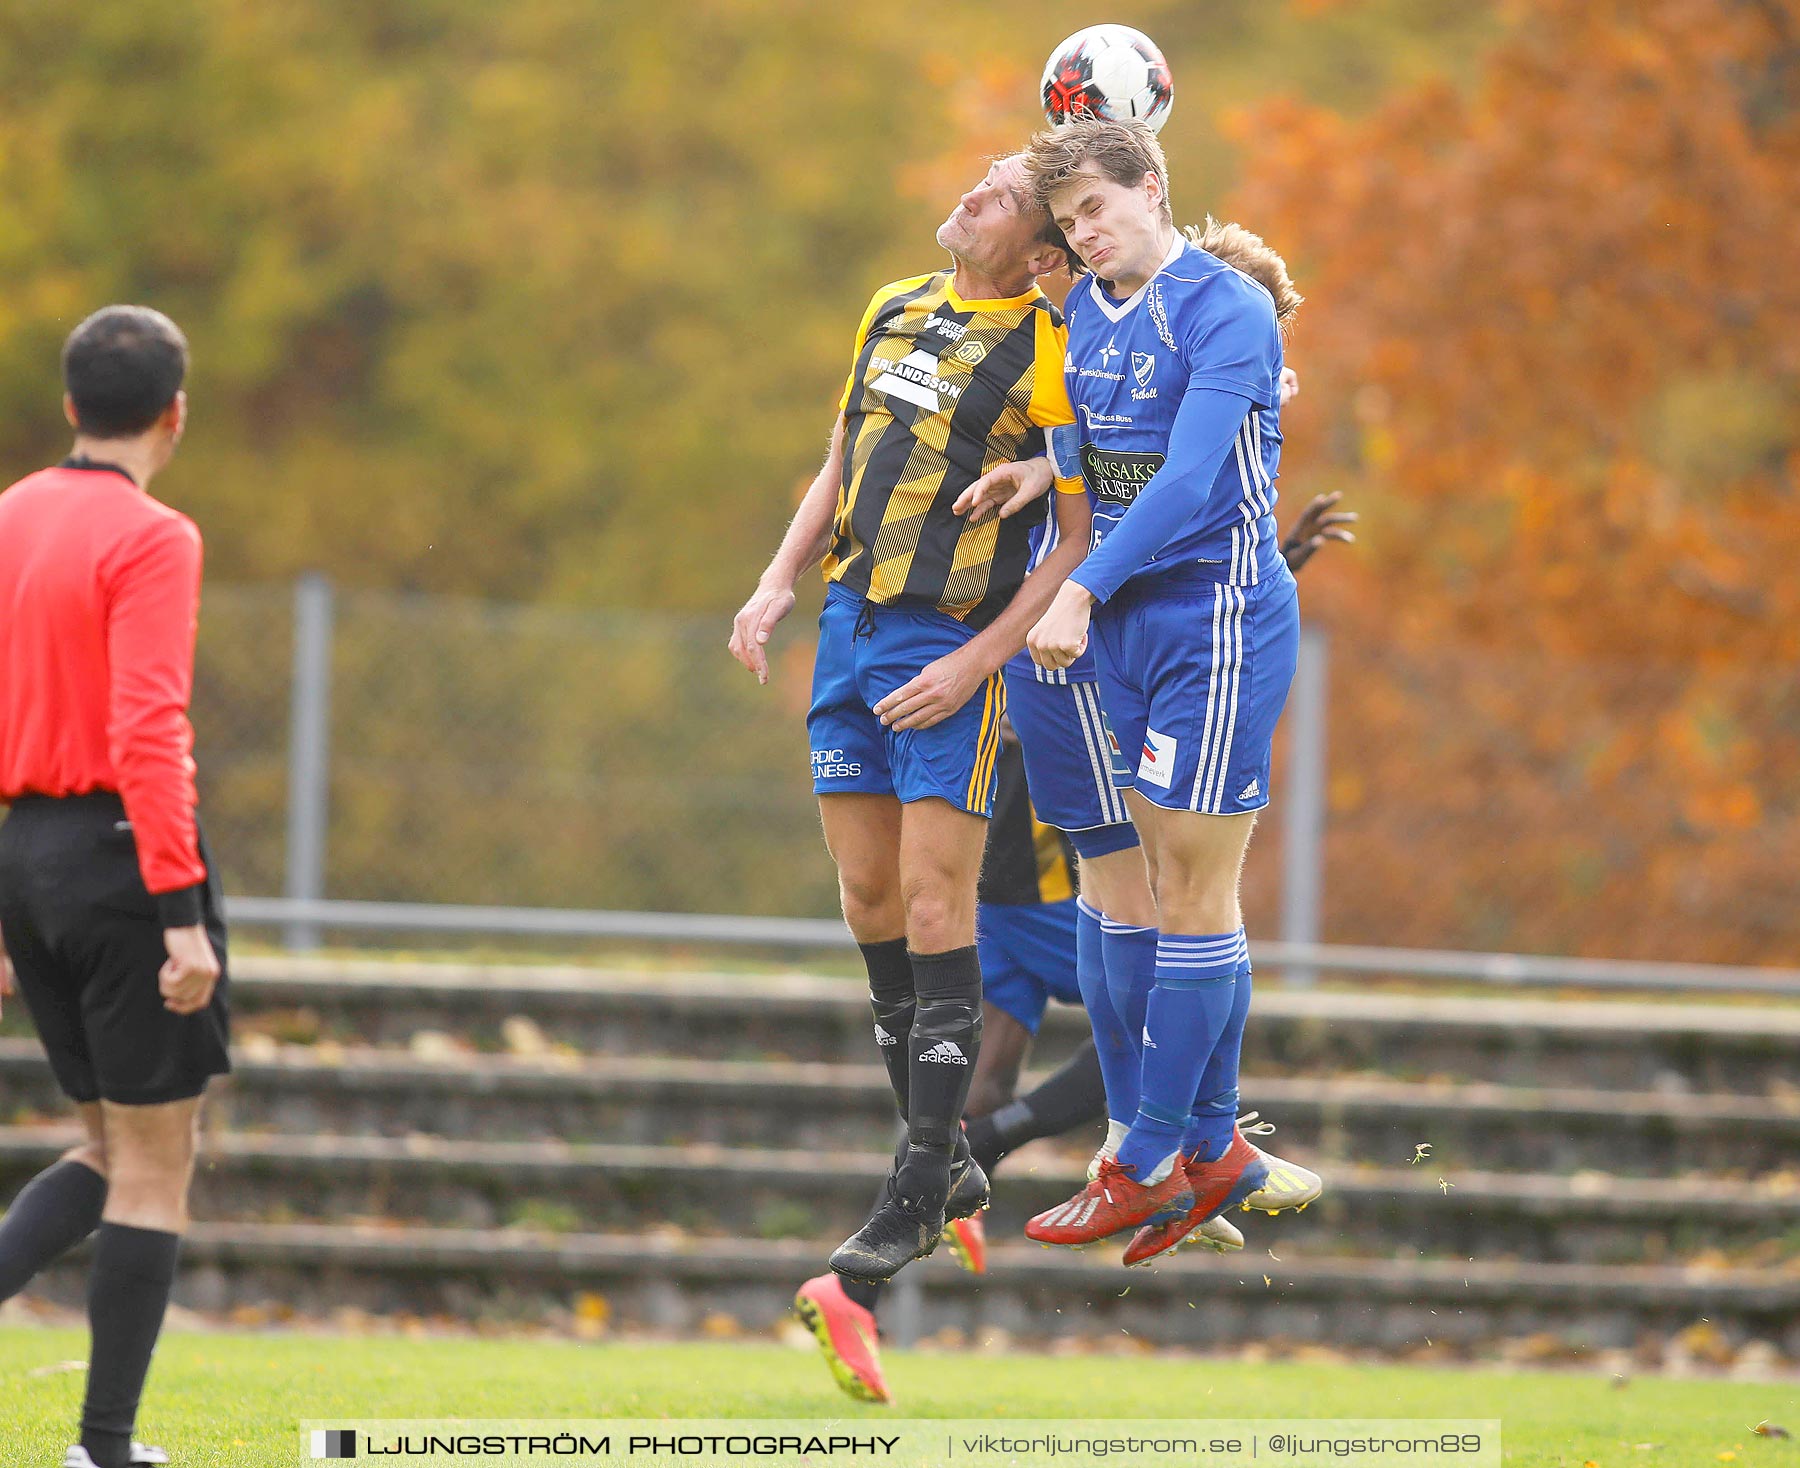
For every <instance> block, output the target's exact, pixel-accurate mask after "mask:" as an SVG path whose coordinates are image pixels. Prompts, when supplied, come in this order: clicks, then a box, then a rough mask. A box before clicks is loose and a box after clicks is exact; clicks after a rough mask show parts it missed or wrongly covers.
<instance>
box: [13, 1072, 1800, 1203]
mask: <svg viewBox="0 0 1800 1468" xmlns="http://www.w3.org/2000/svg"><path fill="white" fill-rule="evenodd" d="M244 1048H245V1047H243V1046H240V1053H239V1058H238V1059H237V1060H236V1061H235V1062H234V1063H235V1064H236V1065H237V1071H236V1073H235V1074H234V1076H233V1077H232V1079H231V1080H230V1082H228V1083H225V1084H221V1085H219V1086H217V1087H216V1088H215V1091H214V1099H213V1102H212V1104H211V1107H210V1111H211V1115H212V1124H213V1125H214V1126H215V1127H219V1128H229V1129H233V1130H246V1131H259V1130H276V1131H283V1132H310V1131H321V1132H329V1133H333V1134H340V1135H356V1134H363V1133H369V1134H375V1135H408V1134H411V1133H416V1132H425V1133H429V1134H432V1135H436V1136H471V1137H485V1138H490V1139H495V1140H505V1139H519V1140H523V1139H531V1138H543V1139H556V1138H560V1139H564V1140H569V1141H576V1142H628V1143H635V1144H643V1145H651V1144H666V1143H715V1144H718V1145H733V1144H735V1145H742V1146H785V1147H825V1148H831V1149H834V1150H856V1149H859V1148H865V1147H866V1148H873V1149H879V1148H881V1147H883V1146H885V1145H886V1144H887V1139H888V1136H889V1134H890V1133H891V1131H892V1128H893V1126H894V1110H893V1101H892V1098H891V1096H890V1094H889V1092H888V1088H887V1084H886V1081H885V1079H884V1078H883V1075H882V1072H881V1071H880V1070H879V1068H878V1067H876V1066H874V1065H872V1064H866V1065H855V1066H849V1065H828V1064H822V1063H818V1062H796V1063H786V1064H772V1063H765V1062H749V1061H717V1060H692V1059H675V1058H668V1057H660V1056H656V1057H636V1058H632V1057H618V1058H611V1057H609V1058H603V1059H597V1060H586V1059H583V1058H581V1057H579V1056H572V1055H569V1056H555V1055H552V1056H545V1057H540V1058H535V1059H523V1058H518V1057H510V1056H494V1055H483V1054H475V1053H468V1054H452V1055H446V1056H442V1057H421V1056H418V1055H413V1054H411V1053H407V1052H394V1051H385V1050H347V1049H344V1048H342V1047H339V1046H336V1045H335V1044H331V1043H327V1044H326V1045H324V1046H311V1047H308V1046H288V1047H285V1048H280V1049H276V1050H273V1051H272V1052H271V1053H270V1054H269V1056H268V1058H266V1059H255V1058H250V1057H247V1056H245V1055H244V1054H243V1049H244ZM0 1082H3V1084H4V1089H3V1090H0V1095H3V1096H4V1097H5V1098H6V1101H5V1104H4V1109H3V1110H0V1120H20V1119H24V1117H25V1116H27V1115H30V1114H39V1115H48V1116H54V1115H56V1114H58V1113H59V1112H63V1111H66V1107H65V1105H64V1103H62V1102H61V1100H60V1098H59V1097H58V1095H57V1093H56V1090H55V1087H54V1084H53V1082H52V1081H51V1079H50V1076H49V1072H48V1068H47V1067H46V1065H45V1063H44V1061H43V1058H42V1056H41V1054H40V1053H39V1052H38V1050H37V1048H36V1046H35V1045H34V1044H33V1043H32V1042H30V1041H22V1040H10V1041H0ZM1241 1089H1242V1095H1243V1097H1244V1103H1243V1104H1244V1105H1245V1106H1246V1107H1254V1108H1255V1109H1257V1110H1258V1111H1259V1112H1261V1113H1262V1115H1263V1116H1264V1117H1265V1118H1268V1119H1272V1120H1275V1121H1277V1122H1278V1123H1279V1126H1280V1133H1279V1135H1280V1141H1279V1143H1278V1145H1277V1146H1276V1148H1275V1150H1277V1151H1280V1150H1281V1149H1282V1148H1292V1149H1295V1151H1296V1154H1297V1155H1300V1156H1305V1155H1312V1156H1318V1157H1325V1158H1332V1159H1340V1160H1347V1161H1352V1162H1358V1163H1374V1164H1378V1165H1379V1164H1384V1163H1387V1164H1391V1163H1397V1162H1401V1161H1405V1160H1408V1159H1410V1158H1411V1157H1412V1156H1413V1155H1414V1151H1415V1148H1416V1147H1417V1146H1418V1145H1419V1144H1420V1143H1428V1144H1429V1145H1430V1147H1431V1153H1430V1159H1431V1160H1432V1161H1433V1162H1434V1163H1435V1164H1436V1165H1437V1166H1439V1167H1455V1168H1479V1169H1482V1170H1484V1171H1513V1170H1516V1171H1522V1172H1550V1173H1555V1172H1577V1171H1583V1170H1599V1171H1604V1172H1609V1173H1618V1174H1623V1175H1637V1176H1664V1175H1670V1174H1679V1173H1683V1172H1702V1173H1708V1174H1713V1173H1728V1172H1743V1173H1747V1174H1757V1173H1764V1172H1772V1171H1776V1170H1779V1169H1781V1168H1784V1167H1791V1166H1793V1165H1794V1164H1795V1162H1796V1159H1800V1098H1788V1097H1782V1098H1780V1099H1778V1100H1767V1099H1760V1098H1753V1097H1745V1096H1735V1095H1722V1096H1716V1095H1706V1096H1673V1095H1669V1094H1667V1093H1663V1092H1621V1091H1599V1090H1589V1089H1576V1088H1573V1087H1560V1088H1528V1087H1520V1086H1501V1085H1493V1084H1486V1083H1478V1084H1455V1083H1449V1082H1420V1083H1406V1082H1396V1081H1391V1080H1387V1079H1384V1078H1380V1077H1373V1078H1358V1077H1337V1078H1330V1079H1310V1078H1296V1077H1283V1076H1272V1075H1255V1074H1247V1075H1246V1076H1245V1077H1244V1078H1243V1081H1242V1086H1241ZM1083 1140H1085V1139H1083Z"/></svg>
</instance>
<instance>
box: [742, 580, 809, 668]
mask: <svg viewBox="0 0 1800 1468" xmlns="http://www.w3.org/2000/svg"><path fill="white" fill-rule="evenodd" d="M793 609H794V588H793V587H791V586H759V587H757V588H756V592H755V594H754V595H753V596H752V597H751V598H750V600H749V601H747V602H745V603H744V606H743V609H742V610H741V611H740V612H739V613H738V614H737V617H736V618H735V619H734V620H733V621H732V624H731V641H730V643H729V646H730V648H731V655H732V656H733V657H734V658H736V659H737V660H738V661H739V662H740V663H742V664H743V665H744V666H745V667H746V668H748V669H749V670H750V671H751V672H752V673H754V674H756V681H757V682H758V683H767V682H768V681H769V659H768V655H767V653H765V652H764V651H763V649H764V648H766V647H767V646H768V643H769V638H770V636H771V635H772V634H773V633H774V631H775V624H776V623H778V622H779V621H780V620H781V619H782V618H783V617H785V616H786V615H787V614H788V613H789V612H791V611H793Z"/></svg>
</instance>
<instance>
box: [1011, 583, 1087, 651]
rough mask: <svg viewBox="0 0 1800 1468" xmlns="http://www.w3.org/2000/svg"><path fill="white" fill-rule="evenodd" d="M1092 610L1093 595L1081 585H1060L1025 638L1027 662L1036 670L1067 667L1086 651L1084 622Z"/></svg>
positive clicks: (1085, 622) (1085, 624)
mask: <svg viewBox="0 0 1800 1468" xmlns="http://www.w3.org/2000/svg"><path fill="white" fill-rule="evenodd" d="M1093 609H1094V598H1093V595H1092V594H1091V593H1090V592H1089V591H1088V589H1087V588H1086V587H1085V586H1081V585H1079V584H1078V583H1076V582H1074V581H1065V582H1063V584H1062V587H1061V589H1060V590H1059V591H1058V592H1057V593H1056V600H1055V601H1053V602H1051V603H1050V610H1049V611H1047V612H1045V613H1044V615H1043V616H1041V617H1039V618H1038V622H1037V626H1035V627H1033V628H1032V629H1031V631H1030V632H1029V633H1027V634H1026V636H1025V646H1026V647H1027V648H1029V649H1030V651H1031V660H1032V661H1033V662H1034V663H1036V664H1037V665H1038V666H1039V667H1040V668H1066V667H1068V666H1069V664H1070V663H1072V662H1074V661H1075V659H1076V658H1078V657H1080V656H1081V655H1082V653H1083V652H1085V651H1086V650H1087V642H1088V619H1089V617H1090V616H1091V615H1092V613H1093Z"/></svg>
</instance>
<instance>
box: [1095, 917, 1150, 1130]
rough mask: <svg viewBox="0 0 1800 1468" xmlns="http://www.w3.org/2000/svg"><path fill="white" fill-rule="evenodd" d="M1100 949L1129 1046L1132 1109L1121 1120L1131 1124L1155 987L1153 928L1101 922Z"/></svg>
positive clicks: (1108, 989) (1109, 987)
mask: <svg viewBox="0 0 1800 1468" xmlns="http://www.w3.org/2000/svg"><path fill="white" fill-rule="evenodd" d="M1100 930H1101V937H1100V950H1101V953H1102V954H1103V955H1104V957H1105V960H1106V988H1107V991H1108V992H1109V993H1110V994H1111V995H1112V1002H1113V1009H1114V1010H1116V1011H1117V1013H1118V1016H1119V1023H1120V1025H1121V1026H1123V1027H1124V1030H1125V1039H1126V1042H1127V1043H1128V1044H1129V1045H1130V1046H1131V1069H1132V1076H1131V1094H1130V1096H1129V1097H1128V1098H1126V1099H1127V1100H1129V1102H1130V1106H1131V1109H1130V1111H1129V1113H1128V1114H1127V1115H1125V1116H1124V1117H1122V1118H1121V1120H1123V1121H1130V1120H1131V1119H1132V1118H1133V1117H1135V1116H1136V1115H1137V1105H1138V1070H1139V1067H1140V1065H1141V1063H1142V1060H1143V1054H1144V1007H1145V1005H1147V1004H1148V1003H1149V1002H1150V991H1151V989H1153V988H1154V987H1155V986H1156V929H1155V928H1134V927H1132V926H1131V924H1130V923H1115V922H1114V921H1113V920H1112V919H1111V918H1102V919H1101V920H1100Z"/></svg>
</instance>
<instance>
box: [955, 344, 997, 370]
mask: <svg viewBox="0 0 1800 1468" xmlns="http://www.w3.org/2000/svg"><path fill="white" fill-rule="evenodd" d="M987 353H988V349H987V343H986V342H983V341H976V340H973V339H971V340H969V341H965V342H964V343H963V344H962V345H961V346H960V347H958V348H957V349H956V350H955V351H954V352H952V353H951V354H950V355H951V356H952V357H954V358H956V360H957V361H959V362H967V363H968V364H969V365H970V366H971V367H973V366H975V365H976V364H977V363H979V362H980V361H981V359H982V358H983V357H985V356H986V355H987Z"/></svg>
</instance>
